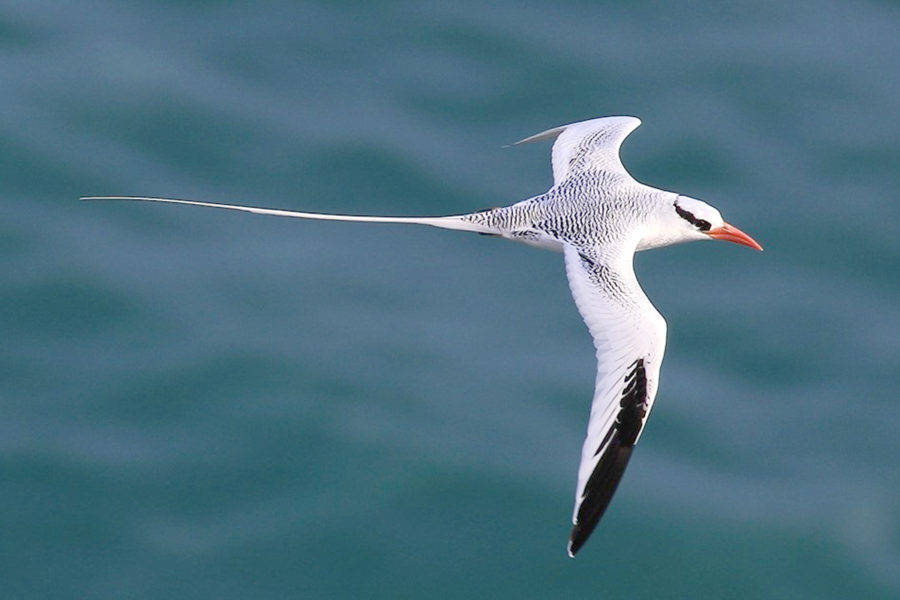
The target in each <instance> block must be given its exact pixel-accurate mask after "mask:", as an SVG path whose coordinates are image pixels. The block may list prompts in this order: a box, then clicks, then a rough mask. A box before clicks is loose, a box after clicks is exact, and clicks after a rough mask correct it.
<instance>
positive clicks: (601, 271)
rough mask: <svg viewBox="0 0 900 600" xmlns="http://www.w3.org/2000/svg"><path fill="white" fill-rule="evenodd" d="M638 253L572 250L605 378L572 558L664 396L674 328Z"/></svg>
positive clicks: (586, 451) (568, 251)
mask: <svg viewBox="0 0 900 600" xmlns="http://www.w3.org/2000/svg"><path fill="white" fill-rule="evenodd" d="M632 254H633V253H631V252H628V253H627V256H621V257H607V258H600V257H599V256H596V255H594V254H593V253H590V252H586V251H585V250H584V249H582V250H579V249H577V248H575V247H574V246H571V245H568V244H567V245H566V246H565V257H566V274H567V275H568V277H569V287H570V288H571V290H572V296H573V297H574V298H575V304H576V305H577V306H578V310H579V312H580V313H581V316H582V318H583V319H584V321H585V323H586V324H587V326H588V329H589V330H590V332H591V336H592V337H593V338H594V346H595V347H596V348H597V380H596V385H595V388H594V400H593V403H592V405H591V418H590V422H589V424H588V432H587V439H585V441H584V446H583V448H582V450H581V464H580V466H579V467H578V488H577V490H576V493H575V510H574V514H573V517H572V522H573V523H574V527H573V528H572V534H571V536H570V538H569V555H570V556H574V555H575V553H576V552H577V551H578V549H579V548H580V547H581V546H582V544H584V542H585V541H586V540H587V538H588V536H590V535H591V532H592V531H593V530H594V527H596V525H597V523H598V522H599V521H600V517H602V516H603V513H604V511H605V510H606V507H607V506H608V505H609V502H610V500H612V496H613V494H614V493H615V491H616V486H618V484H619V480H620V479H621V477H622V474H623V473H624V472H625V467H626V465H627V464H628V459H629V458H630V457H631V451H632V448H633V447H634V445H635V444H636V443H637V441H638V438H639V437H640V435H641V431H642V430H643V428H644V424H645V423H646V422H647V416H648V415H649V414H650V409H651V408H652V406H653V399H654V397H655V396H656V386H657V382H658V380H659V367H660V364H661V363H662V357H663V352H664V351H665V346H666V322H665V320H664V319H663V318H662V316H661V315H660V314H659V313H658V312H657V311H656V309H655V308H653V305H652V304H651V303H650V300H648V299H647V296H646V295H645V294H644V292H643V290H641V287H640V285H639V284H638V281H637V278H636V277H635V276H634V270H633V269H632V266H631V260H632Z"/></svg>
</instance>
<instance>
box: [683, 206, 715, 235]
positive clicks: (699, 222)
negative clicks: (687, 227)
mask: <svg viewBox="0 0 900 600" xmlns="http://www.w3.org/2000/svg"><path fill="white" fill-rule="evenodd" d="M675 212H677V213H678V216H679V217H681V218H682V219H684V220H685V221H687V222H688V223H690V224H691V225H693V226H694V227H696V228H697V229H699V230H700V231H709V230H710V229H711V228H712V224H711V223H710V222H709V221H705V220H703V219H698V218H697V217H695V216H694V215H693V213H691V212H690V211H687V210H684V209H683V208H681V207H680V206H678V203H677V202H676V203H675Z"/></svg>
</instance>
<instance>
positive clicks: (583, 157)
mask: <svg viewBox="0 0 900 600" xmlns="http://www.w3.org/2000/svg"><path fill="white" fill-rule="evenodd" d="M640 124H641V120H640V119H638V118H637V117H602V118H599V119H591V120H589V121H580V122H578V123H570V124H569V125H562V126H560V127H554V128H553V129H548V130H547V131H542V132H541V133H537V134H535V135H533V136H531V137H527V138H525V139H524V140H520V141H518V142H516V144H526V143H529V142H538V141H541V140H548V139H553V138H556V141H555V142H554V143H553V153H552V163H553V183H554V185H559V184H560V183H562V182H563V181H565V180H566V179H567V178H568V177H569V176H570V175H572V174H575V173H583V172H585V171H602V172H606V173H609V174H612V175H616V176H623V177H627V178H629V179H631V178H632V177H631V175H630V174H629V173H628V171H627V170H626V169H625V166H624V165H623V164H622V160H621V158H620V157H619V148H621V146H622V142H623V141H624V140H625V138H626V137H628V135H629V134H630V133H631V132H632V131H634V130H635V129H637V128H638V126H639V125H640Z"/></svg>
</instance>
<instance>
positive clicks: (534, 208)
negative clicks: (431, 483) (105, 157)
mask: <svg viewBox="0 0 900 600" xmlns="http://www.w3.org/2000/svg"><path fill="white" fill-rule="evenodd" d="M638 125H640V121H639V120H638V119H636V118H634V117H606V118H600V119H592V120H590V121H582V122H580V123H573V124H571V125H565V126H562V127H557V128H555V129H551V130H548V131H546V132H543V133H540V134H537V135H535V136H532V137H530V138H526V139H525V140H522V142H531V141H539V140H543V139H554V138H555V143H554V144H553V155H552V163H553V179H554V185H553V187H551V188H550V189H549V190H548V191H547V192H546V193H544V194H542V195H540V196H536V197H534V198H531V199H528V200H524V201H522V202H518V203H516V204H513V205H510V206H506V207H502V208H494V209H490V210H485V211H479V212H475V213H471V214H465V215H453V216H447V217H361V216H348V215H325V214H319V213H304V212H295V211H282V210H273V209H261V208H254V207H246V206H234V205H222V204H213V203H204V202H193V201H188V200H173V199H165V198H120V197H92V198H89V199H133V200H148V201H156V202H169V203H177V204H193V205H201V206H212V207H217V208H228V209H234V210H242V211H247V212H253V213H259V214H272V215H281V216H291V217H300V218H307V219H327V220H344V221H365V222H388V223H412V224H420V225H431V226H435V227H442V228H446V229H457V230H463V231H474V232H478V233H483V234H488V235H496V236H501V237H505V238H508V239H511V240H514V241H519V242H523V243H526V244H530V245H534V246H538V247H542V248H548V249H551V250H556V251H561V252H563V254H564V256H565V265H566V274H567V276H568V279H569V286H570V288H571V290H572V295H573V297H574V299H575V303H576V305H577V306H578V309H579V312H580V313H581V316H582V317H583V318H584V321H585V323H586V324H587V326H588V329H589V331H590V333H591V336H592V337H593V340H594V346H595V347H596V350H597V378H596V382H595V389H594V399H593V403H592V406H591V415H590V420H589V424H588V433H587V438H586V439H585V442H584V445H583V448H582V454H581V464H580V467H579V470H578V484H577V488H576V497H575V509H574V514H573V519H572V520H573V524H574V526H573V528H572V533H571V536H570V539H569V554H570V555H572V556H574V554H575V553H576V552H577V551H578V550H579V548H580V547H581V546H582V544H584V542H585V541H586V540H587V538H588V536H589V535H590V534H591V532H592V531H593V529H594V527H595V526H596V525H597V523H598V522H599V520H600V518H601V517H602V516H603V513H604V511H605V510H606V508H607V506H608V505H609V502H610V500H611V499H612V496H613V494H614V492H615V490H616V487H617V485H618V483H619V480H620V479H621V477H622V474H623V473H624V470H625V467H626V465H627V464H628V460H629V458H630V456H631V453H632V450H633V448H634V445H635V444H636V443H637V441H638V439H639V437H640V435H641V432H642V430H643V427H644V424H645V423H646V421H647V417H648V415H649V414H650V410H651V408H652V407H653V401H654V399H655V397H656V390H657V386H658V382H659V370H660V364H661V362H662V357H663V352H664V350H665V343H666V323H665V320H664V319H663V318H662V316H661V315H660V314H659V313H658V312H657V311H656V309H655V308H654V307H653V305H652V304H651V303H650V301H649V300H648V299H647V296H646V295H645V294H644V292H643V290H642V289H641V287H640V285H639V284H638V281H637V278H636V277H635V275H634V270H633V268H632V259H633V256H634V253H635V252H636V251H639V250H647V249H650V248H657V247H660V246H666V245H670V244H676V243H680V242H687V241H693V240H701V239H708V238H715V239H723V240H727V241H732V242H737V243H739V244H743V245H746V246H750V247H753V248H756V249H759V250H761V249H762V248H761V247H760V246H759V244H757V243H756V242H755V241H753V239H752V238H750V237H749V236H748V235H746V234H745V233H743V232H741V231H740V230H739V229H737V228H735V227H732V226H731V225H728V224H727V223H725V222H724V221H723V220H722V217H721V215H719V212H718V211H717V210H716V209H714V208H713V207H711V206H709V205H708V204H706V203H704V202H701V201H700V200H695V199H693V198H689V197H686V196H681V195H679V194H676V193H674V192H667V191H664V190H659V189H655V188H652V187H649V186H646V185H644V184H642V183H639V182H637V181H635V180H634V179H633V178H632V177H631V176H630V175H629V174H628V172H627V171H626V170H625V168H624V166H622V163H621V161H620V159H619V147H620V145H621V143H622V141H623V140H624V139H625V138H626V137H627V136H628V134H629V133H631V132H632V131H633V130H634V129H635V128H636V127H637V126H638ZM520 143H521V142H520Z"/></svg>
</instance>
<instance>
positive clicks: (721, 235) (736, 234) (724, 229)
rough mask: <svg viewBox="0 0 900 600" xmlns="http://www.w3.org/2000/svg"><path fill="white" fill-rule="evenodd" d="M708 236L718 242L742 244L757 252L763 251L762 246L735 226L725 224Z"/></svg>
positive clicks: (711, 231) (708, 233) (709, 232)
mask: <svg viewBox="0 0 900 600" xmlns="http://www.w3.org/2000/svg"><path fill="white" fill-rule="evenodd" d="M706 234H707V235H708V236H709V237H711V238H713V239H716V240H724V241H726V242H734V243H735V244H740V245H742V246H750V247H751V248H753V249H755V250H762V246H760V245H759V244H758V243H757V241H756V240H754V239H753V238H752V237H750V236H749V235H747V234H746V233H744V232H743V231H741V230H740V229H738V228H737V227H735V226H734V225H729V224H728V223H725V224H724V225H722V226H721V227H716V228H715V229H710V230H709V231H707V232H706Z"/></svg>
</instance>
